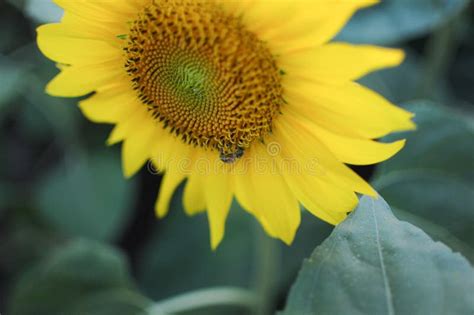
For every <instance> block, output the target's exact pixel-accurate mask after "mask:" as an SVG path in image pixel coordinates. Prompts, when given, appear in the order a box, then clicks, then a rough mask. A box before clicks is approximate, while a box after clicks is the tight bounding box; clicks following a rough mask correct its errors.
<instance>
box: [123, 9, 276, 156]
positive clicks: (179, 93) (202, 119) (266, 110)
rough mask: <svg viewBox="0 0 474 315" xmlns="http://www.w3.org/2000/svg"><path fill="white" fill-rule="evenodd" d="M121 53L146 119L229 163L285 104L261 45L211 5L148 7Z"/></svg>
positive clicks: (272, 62)
mask: <svg viewBox="0 0 474 315" xmlns="http://www.w3.org/2000/svg"><path fill="white" fill-rule="evenodd" d="M125 53H126V64H125V67H126V70H127V72H128V73H129V75H130V78H131V81H132V84H133V87H134V89H135V90H137V92H138V95H139V98H140V100H141V101H142V102H143V103H144V104H146V105H147V106H149V109H150V111H151V113H152V115H153V116H154V117H155V118H156V119H157V120H159V121H161V122H163V125H164V126H165V127H166V128H169V130H170V131H171V132H173V133H174V134H176V135H177V136H178V137H180V138H181V139H183V140H184V141H185V142H186V143H190V144H194V145H197V146H201V147H204V148H211V149H215V150H217V151H218V152H219V154H220V156H221V158H222V157H225V158H226V159H227V161H231V160H233V159H238V158H239V157H240V156H242V154H243V152H244V150H245V149H246V148H248V147H249V146H250V144H251V143H252V142H253V141H254V140H255V139H262V138H263V137H264V136H265V135H266V134H267V133H268V132H270V131H271V128H272V120H273V119H274V117H275V116H276V115H277V114H278V113H279V112H280V106H281V105H282V104H283V102H284V101H283V98H282V94H283V93H282V86H281V75H282V74H281V71H280V69H279V68H278V67H277V64H276V61H275V58H274V57H273V56H272V54H271V53H270V51H269V50H268V48H267V47H266V45H265V43H263V42H262V41H261V40H259V39H258V38H257V36H256V35H254V34H253V33H252V32H249V31H248V30H246V29H245V27H244V25H243V24H242V22H241V20H240V19H239V18H238V17H234V16H232V15H230V14H227V13H226V12H224V11H223V9H222V8H220V7H219V6H217V5H216V4H215V3H212V2H198V1H185V0H184V1H159V2H158V1H156V2H153V3H152V4H151V5H149V6H148V7H147V8H146V9H145V10H144V12H142V13H141V14H140V15H139V17H138V18H137V19H136V20H135V21H134V22H133V23H132V26H131V28H130V32H129V34H128V36H127V45H126V47H125Z"/></svg>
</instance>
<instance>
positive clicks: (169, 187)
mask: <svg viewBox="0 0 474 315" xmlns="http://www.w3.org/2000/svg"><path fill="white" fill-rule="evenodd" d="M184 178H185V176H184V174H182V173H179V172H174V171H167V172H166V173H165V174H164V175H163V179H162V181H161V186H160V192H159V196H158V199H157V200H156V203H155V213H156V215H157V216H158V217H159V218H163V217H164V216H166V214H167V213H168V210H169V205H170V201H171V197H173V193H174V192H175V190H176V188H177V187H178V186H179V184H180V183H181V182H182V181H183V180H184Z"/></svg>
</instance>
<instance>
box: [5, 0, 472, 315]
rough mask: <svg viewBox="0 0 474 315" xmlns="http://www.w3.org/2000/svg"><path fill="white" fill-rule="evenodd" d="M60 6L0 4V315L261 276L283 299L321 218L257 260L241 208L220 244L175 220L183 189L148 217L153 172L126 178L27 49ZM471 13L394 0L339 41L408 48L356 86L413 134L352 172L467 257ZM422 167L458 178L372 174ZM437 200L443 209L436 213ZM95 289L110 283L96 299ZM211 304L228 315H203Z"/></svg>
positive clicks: (115, 155) (363, 15)
mask: <svg viewBox="0 0 474 315" xmlns="http://www.w3.org/2000/svg"><path fill="white" fill-rule="evenodd" d="M412 2H416V3H412ZM58 14H60V12H59V13H58V11H56V10H54V8H53V9H51V6H49V5H48V1H46V0H37V1H15V0H11V1H5V0H0V130H1V131H0V150H1V151H0V152H1V153H0V312H1V313H2V314H5V312H6V311H7V310H9V312H11V314H40V315H41V314H72V313H71V312H74V311H75V310H87V309H89V307H90V308H93V307H92V306H91V305H95V304H94V303H96V300H97V301H99V300H100V301H101V303H102V302H103V304H104V305H106V306H104V309H103V310H101V311H97V312H96V313H93V312H91V313H90V314H119V312H123V314H133V313H137V312H139V310H140V309H141V308H142V307H144V305H148V303H149V300H148V299H151V300H159V299H163V298H167V297H170V296H173V295H176V294H179V293H182V292H187V291H191V290H194V289H198V288H203V287H208V286H214V285H232V286H241V287H248V288H255V287H256V288H257V289H259V288H260V287H262V283H261V282H262V281H267V282H268V281H269V287H270V288H271V289H270V290H269V292H268V294H269V296H270V299H269V300H270V304H271V305H270V309H276V308H282V307H283V305H284V301H285V298H286V295H287V292H288V290H289V287H290V285H291V283H292V282H293V280H294V278H295V276H296V273H297V271H298V269H299V267H300V265H301V262H302V261H303V258H305V257H308V256H309V255H310V253H311V251H312V250H313V249H314V248H315V246H317V245H318V244H320V243H321V242H322V241H323V240H324V239H325V238H326V237H327V236H328V235H329V233H330V232H331V230H332V227H331V226H329V225H327V224H325V223H323V222H321V221H319V220H318V219H317V218H314V217H311V216H310V215H307V214H305V215H304V217H303V224H302V227H301V228H300V230H299V232H298V234H297V237H296V241H295V243H294V245H293V246H292V247H287V246H285V245H283V244H281V243H279V242H277V241H275V242H274V246H276V247H278V248H279V249H278V252H277V255H276V256H274V257H273V260H274V261H273V262H272V263H271V264H272V265H271V266H269V265H266V263H264V264H263V265H262V262H261V261H260V260H261V258H260V257H259V255H258V254H257V253H260V252H261V250H262V249H261V248H260V247H259V246H260V245H259V243H258V241H256V240H257V239H259V238H261V237H266V236H264V235H263V234H262V231H261V228H260V227H259V226H258V225H257V224H256V222H255V220H254V219H253V218H252V217H250V216H249V215H247V214H246V213H245V212H244V211H242V209H240V208H239V206H238V205H237V204H235V205H233V209H232V213H231V217H230V219H229V222H228V224H227V229H228V230H227V233H226V236H225V239H224V242H223V243H222V245H221V246H220V247H219V248H218V250H217V251H216V252H212V251H211V249H210V245H209V236H208V235H209V232H208V227H207V221H206V217H205V215H199V216H197V217H195V218H188V217H186V216H185V215H184V214H183V211H182V206H181V202H180V197H181V189H180V190H179V191H177V192H176V194H175V198H174V200H173V203H172V206H171V211H170V215H169V216H168V217H167V218H165V219H164V220H157V219H156V218H155V216H154V212H153V205H154V202H155V199H156V196H157V194H158V190H159V184H160V180H161V177H160V176H159V175H154V174H151V173H150V172H149V171H148V170H147V169H146V168H143V169H142V170H141V172H140V173H139V174H137V175H136V176H134V177H133V179H132V180H125V179H124V178H123V176H122V172H121V165H120V163H121V162H120V145H116V146H113V147H107V146H106V145H105V140H106V138H107V136H108V133H109V132H110V131H111V128H112V127H111V126H108V125H98V124H93V123H91V122H89V121H87V120H86V119H85V118H84V117H83V116H81V113H80V111H79V109H78V108H77V106H76V103H77V102H78V100H77V99H59V98H52V97H50V96H47V95H46V94H45V93H44V87H45V85H46V83H47V82H48V81H49V80H50V79H51V78H52V77H53V76H54V75H55V74H56V73H57V69H56V68H55V65H54V64H53V63H52V62H50V61H49V60H47V59H46V58H45V57H43V56H42V55H41V54H40V53H39V51H38V49H37V47H36V44H35V28H36V27H37V26H38V25H39V24H41V23H44V22H49V21H54V20H56V19H57V18H58V16H59V15H58ZM473 15H474V14H473V6H472V4H468V2H467V1H403V0H399V1H396V0H392V1H386V2H385V3H384V4H383V5H381V6H380V7H378V8H375V9H369V10H367V11H364V12H360V13H359V14H358V15H357V16H356V18H354V20H353V21H352V22H351V23H350V24H349V25H348V27H347V28H346V29H345V30H344V31H343V33H342V34H341V35H340V39H341V40H348V41H352V42H364V43H374V44H381V45H388V46H393V47H402V48H403V49H405V51H406V52H407V60H406V62H405V63H404V64H403V65H402V66H401V67H399V68H397V69H391V70H385V71H381V72H378V73H375V74H372V75H369V76H368V77H366V78H364V79H363V80H362V83H364V84H366V85H369V86H370V87H372V88H374V89H376V90H377V91H379V92H380V93H382V94H383V95H384V96H386V97H387V98H389V99H390V100H392V101H393V102H395V103H396V104H399V105H401V106H405V107H407V108H409V109H410V110H413V111H415V112H416V113H417V114H418V116H417V122H418V124H419V132H418V134H416V135H414V134H408V135H407V137H408V139H409V145H408V146H407V149H406V152H405V151H404V153H403V154H400V157H397V158H395V159H394V160H393V162H388V163H387V164H384V166H382V167H374V166H367V167H358V168H356V170H357V171H358V172H359V173H360V174H361V175H362V176H363V177H364V178H366V179H368V180H373V182H374V185H375V187H377V188H378V190H379V192H380V193H381V194H382V195H383V196H384V197H385V198H386V199H387V201H389V203H391V204H393V206H394V208H396V209H394V210H395V212H396V214H397V215H398V216H399V217H401V218H403V219H406V220H409V221H411V222H412V223H415V224H416V225H418V226H421V227H423V228H424V229H425V231H426V232H427V233H428V234H430V235H431V236H432V237H433V238H435V239H440V240H442V241H444V242H445V243H447V244H448V245H450V246H451V247H453V248H454V249H455V250H457V251H460V252H462V253H463V254H464V255H465V256H466V257H467V258H468V259H470V261H471V263H472V261H473V257H474V255H473V246H474V232H472V231H469V230H470V229H469V226H471V227H472V226H473V225H472V224H474V214H473V211H474V209H473V204H474V200H473V198H474V196H473V176H472V175H473V170H474V165H473V160H472V153H473V152H472V151H473V148H474V138H473V126H474V125H473V120H472V114H473V112H474V111H473V107H472V104H474V35H473V34H474V19H473ZM421 99H423V101H420V100H421ZM420 148H424V151H423V152H421V151H420ZM419 165H422V166H424V165H430V166H432V165H434V166H433V167H434V168H436V169H437V170H442V171H443V172H446V173H449V174H450V176H451V175H452V176H454V177H455V178H456V181H455V183H453V182H446V183H445V182H442V181H441V182H429V183H426V182H422V183H421V184H420V183H414V182H409V183H406V182H398V183H396V184H395V185H393V184H390V185H392V186H390V185H388V186H390V187H388V186H387V185H386V183H385V182H384V179H385V178H386V177H384V176H386V174H390V172H392V171H393V170H400V169H403V170H411V169H415V168H418V166H419ZM450 178H451V177H450ZM410 185H415V186H413V188H410V187H412V186H410ZM456 185H460V186H462V187H463V188H458V186H456ZM466 187H467V188H466ZM389 188H390V189H389ZM463 189H465V190H464V191H463ZM425 194H427V195H425ZM401 196H403V198H402V197H401ZM435 197H436V198H435ZM440 205H442V206H443V207H445V208H446V209H450V210H449V211H448V210H446V211H444V212H443V210H439V211H438V208H437V207H439V206H440ZM415 209H419V211H418V210H415ZM441 212H442V213H444V214H440V213H441ZM446 213H448V214H451V216H449V215H448V216H446V215H445V214H446ZM440 231H441V232H440ZM52 266H56V267H57V268H56V269H54V268H52ZM262 266H263V267H262ZM262 268H263V269H271V270H275V272H274V273H273V276H272V277H271V279H270V280H268V279H261V272H262ZM52 270H53V271H52ZM94 272H95V273H94ZM267 284H268V283H267ZM105 289H107V290H109V291H110V290H112V289H113V290H112V291H113V292H114V293H113V294H111V295H107V296H106V297H104V296H103V295H99V293H100V292H102V291H101V290H105ZM96 293H97V294H96ZM95 299H96V300H95ZM84 305H85V306H84ZM107 305H108V306H107ZM101 307H102V306H101ZM107 307H110V308H107ZM113 307H119V308H117V309H116V310H113ZM73 310H74V311H73ZM112 310H113V311H112ZM211 311H213V312H214V311H215V312H216V313H217V314H218V313H219V311H220V313H221V314H229V312H230V311H231V310H229V309H224V310H222V309H213V310H206V311H204V312H203V314H210V313H211ZM233 311H235V312H236V313H242V312H244V311H243V310H238V309H237V310H233ZM79 313H81V312H79ZM82 313H83V314H89V312H88V311H83V312H82ZM6 314H9V313H6Z"/></svg>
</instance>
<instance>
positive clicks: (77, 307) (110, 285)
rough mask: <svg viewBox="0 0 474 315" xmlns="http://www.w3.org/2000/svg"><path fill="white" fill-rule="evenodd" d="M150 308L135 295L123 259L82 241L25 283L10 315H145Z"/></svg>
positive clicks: (27, 276) (43, 264) (46, 262)
mask: <svg viewBox="0 0 474 315" xmlns="http://www.w3.org/2000/svg"><path fill="white" fill-rule="evenodd" d="M148 305H149V302H148V301H147V300H146V299H145V298H143V297H142V296H140V295H139V294H138V293H135V292H134V291H133V286H132V284H131V281H130V277H129V275H128V266H127V263H126V261H125V259H124V257H123V256H122V254H121V253H119V252H117V251H116V250H115V249H113V248H110V247H107V246H104V245H101V244H99V243H94V242H89V241H84V240H79V241H75V242H72V243H70V244H68V245H67V246H65V247H64V248H62V249H61V250H58V251H57V252H56V253H55V254H54V255H52V256H49V257H48V258H47V259H46V260H44V261H42V262H40V263H39V264H38V265H37V266H35V267H33V268H32V269H31V270H30V271H28V272H27V273H25V274H24V275H23V276H22V277H21V278H20V280H19V281H18V283H17V285H16V287H15V288H14V291H13V297H12V299H11V301H10V312H9V314H12V315H29V314H31V315H37V314H48V315H62V314H88V315H96V314H97V315H103V314H124V315H125V314H130V315H132V314H142V313H143V310H145V308H146V307H147V306H148ZM118 310H121V311H120V312H118Z"/></svg>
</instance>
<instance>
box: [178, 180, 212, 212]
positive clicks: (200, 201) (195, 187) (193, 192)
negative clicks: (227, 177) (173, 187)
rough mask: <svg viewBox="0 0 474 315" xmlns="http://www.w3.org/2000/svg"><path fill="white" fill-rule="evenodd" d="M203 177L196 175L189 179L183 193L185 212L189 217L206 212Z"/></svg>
mask: <svg viewBox="0 0 474 315" xmlns="http://www.w3.org/2000/svg"><path fill="white" fill-rule="evenodd" d="M206 189H207V187H205V186H204V178H203V176H201V175H199V174H197V173H194V174H192V175H190V176H189V177H188V181H187V182H186V186H185V187H184V193H183V205H184V211H186V213H187V214H188V215H195V214H197V213H200V212H203V211H205V210H206V199H205V190H206Z"/></svg>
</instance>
